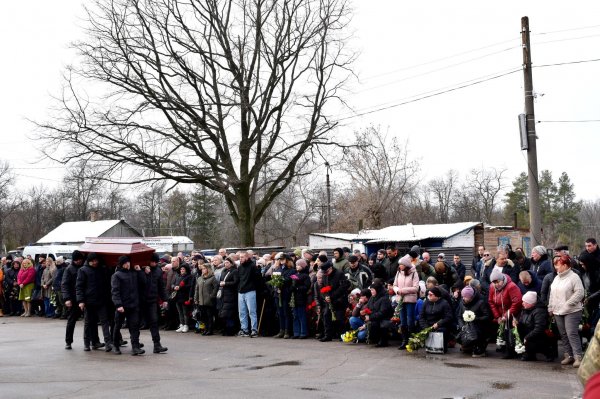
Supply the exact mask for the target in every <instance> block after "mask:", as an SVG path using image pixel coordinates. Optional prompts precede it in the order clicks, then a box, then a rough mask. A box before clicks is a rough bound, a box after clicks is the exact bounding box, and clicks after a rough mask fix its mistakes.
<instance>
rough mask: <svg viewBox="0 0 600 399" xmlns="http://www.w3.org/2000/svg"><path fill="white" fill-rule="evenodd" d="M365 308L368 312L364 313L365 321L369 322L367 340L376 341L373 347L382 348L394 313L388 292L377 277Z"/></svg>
mask: <svg viewBox="0 0 600 399" xmlns="http://www.w3.org/2000/svg"><path fill="white" fill-rule="evenodd" d="M366 308H368V309H369V311H370V313H368V314H366V315H365V321H369V322H370V323H371V325H370V327H369V328H370V329H369V340H370V341H371V342H375V341H377V343H376V344H375V347H377V348H383V347H386V346H389V344H388V329H389V327H390V326H391V322H390V317H392V315H393V314H394V309H392V304H391V302H390V298H389V297H388V293H387V291H386V289H385V286H384V285H383V282H382V281H381V280H379V279H375V280H374V281H373V284H372V285H371V298H370V299H369V302H367V306H366Z"/></svg>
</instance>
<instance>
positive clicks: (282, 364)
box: [248, 360, 301, 370]
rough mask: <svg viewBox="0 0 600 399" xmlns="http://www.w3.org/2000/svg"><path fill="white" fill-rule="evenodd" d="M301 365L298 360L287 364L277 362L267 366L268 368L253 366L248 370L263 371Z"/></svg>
mask: <svg viewBox="0 0 600 399" xmlns="http://www.w3.org/2000/svg"><path fill="white" fill-rule="evenodd" d="M300 364H301V363H300V362H299V361H298V360H288V361H286V362H277V363H272V364H267V365H266V366H252V367H248V370H262V369H266V368H269V367H281V366H299V365H300Z"/></svg>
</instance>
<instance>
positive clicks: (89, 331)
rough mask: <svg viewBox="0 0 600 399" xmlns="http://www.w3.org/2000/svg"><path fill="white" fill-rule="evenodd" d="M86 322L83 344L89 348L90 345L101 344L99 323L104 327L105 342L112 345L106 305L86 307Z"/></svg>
mask: <svg viewBox="0 0 600 399" xmlns="http://www.w3.org/2000/svg"><path fill="white" fill-rule="evenodd" d="M84 317H85V322H84V326H83V328H84V329H85V331H84V334H83V343H84V344H85V345H87V346H89V344H90V343H92V344H97V343H99V342H100V338H99V337H98V322H100V325H101V326H102V335H103V337H104V342H106V343H112V338H111V335H110V328H109V324H108V317H107V316H106V307H105V306H104V305H86V306H85V312H84Z"/></svg>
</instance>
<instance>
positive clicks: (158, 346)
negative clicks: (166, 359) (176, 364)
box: [154, 342, 169, 353]
mask: <svg viewBox="0 0 600 399" xmlns="http://www.w3.org/2000/svg"><path fill="white" fill-rule="evenodd" d="M167 350H169V348H167V347H164V346H162V345H161V344H160V342H155V343H154V353H164V352H166V351H167Z"/></svg>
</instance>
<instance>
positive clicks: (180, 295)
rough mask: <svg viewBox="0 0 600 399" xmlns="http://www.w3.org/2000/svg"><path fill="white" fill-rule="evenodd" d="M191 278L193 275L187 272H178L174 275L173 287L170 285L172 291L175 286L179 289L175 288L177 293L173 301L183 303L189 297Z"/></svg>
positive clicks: (192, 278)
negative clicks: (182, 273)
mask: <svg viewBox="0 0 600 399" xmlns="http://www.w3.org/2000/svg"><path fill="white" fill-rule="evenodd" d="M193 280H194V277H193V276H192V275H191V274H187V273H186V274H184V275H181V274H179V273H178V274H177V275H176V276H175V278H174V279H173V287H171V288H172V289H173V291H174V290H175V287H177V286H178V287H179V290H177V295H176V296H175V302H177V303H183V302H185V301H188V300H189V299H190V295H191V292H190V290H191V287H192V282H193Z"/></svg>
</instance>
